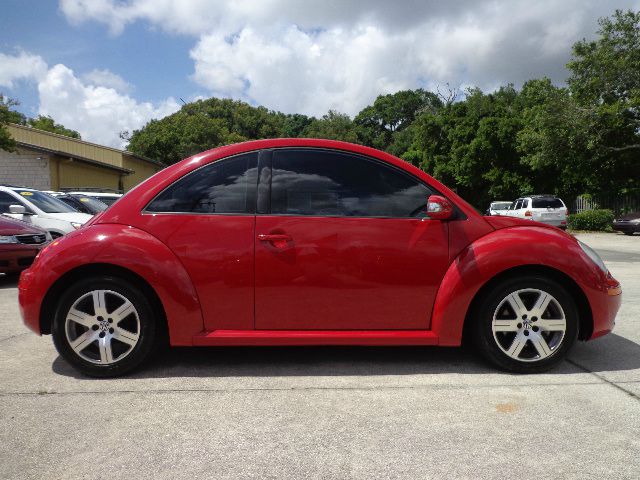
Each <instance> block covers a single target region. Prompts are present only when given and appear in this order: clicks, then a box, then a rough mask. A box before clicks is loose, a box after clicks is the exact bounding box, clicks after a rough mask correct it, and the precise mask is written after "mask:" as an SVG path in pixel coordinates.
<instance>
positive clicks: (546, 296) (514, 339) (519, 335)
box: [491, 288, 567, 362]
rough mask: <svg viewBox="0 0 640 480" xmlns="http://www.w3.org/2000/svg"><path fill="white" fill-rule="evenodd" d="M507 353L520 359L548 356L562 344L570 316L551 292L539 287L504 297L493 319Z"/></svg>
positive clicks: (495, 334)
mask: <svg viewBox="0 0 640 480" xmlns="http://www.w3.org/2000/svg"><path fill="white" fill-rule="evenodd" d="M491 329H492V331H493V338H494V340H495V342H496V344H497V345H498V347H499V348H500V350H502V352H503V353H505V354H506V355H507V356H509V357H511V358H512V359H514V360H517V361H520V362H537V361H540V360H544V359H546V358H548V357H550V356H551V355H553V354H554V353H555V352H556V351H558V349H559V347H560V345H561V344H562V342H563V340H564V338H565V333H566V330H567V320H566V316H565V312H564V310H563V309H562V306H561V305H560V303H559V302H558V300H556V298H554V297H553V296H552V295H551V294H550V293H548V292H545V291H543V290H540V289H536V288H527V289H522V290H516V291H514V292H512V293H510V294H509V295H507V296H506V297H504V298H503V299H502V301H500V303H498V307H497V308H496V309H495V312H494V314H493V320H492V323H491Z"/></svg>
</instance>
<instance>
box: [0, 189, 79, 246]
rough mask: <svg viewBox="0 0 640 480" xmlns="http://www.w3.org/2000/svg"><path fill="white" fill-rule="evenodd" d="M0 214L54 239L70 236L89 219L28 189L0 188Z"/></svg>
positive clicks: (49, 197) (67, 206)
mask: <svg viewBox="0 0 640 480" xmlns="http://www.w3.org/2000/svg"><path fill="white" fill-rule="evenodd" d="M0 213H2V214H4V215H7V216H9V217H12V218H17V219H18V220H22V221H23V222H27V223H31V224H32V225H35V226H36V227H40V228H42V229H43V230H46V231H48V232H49V233H50V234H51V236H52V237H53V238H57V237H61V236H62V235H64V234H65V233H69V232H73V231H74V230H75V229H78V228H80V227H81V226H82V225H83V224H84V223H85V222H87V221H88V220H89V219H90V218H91V215H87V214H86V213H80V212H78V211H77V210H76V209H75V208H72V207H70V206H69V205H67V204H66V203H64V202H63V201H61V200H58V199H57V198H55V197H52V196H51V195H49V194H47V193H44V192H41V191H40V190H33V189H31V188H22V187H8V186H0Z"/></svg>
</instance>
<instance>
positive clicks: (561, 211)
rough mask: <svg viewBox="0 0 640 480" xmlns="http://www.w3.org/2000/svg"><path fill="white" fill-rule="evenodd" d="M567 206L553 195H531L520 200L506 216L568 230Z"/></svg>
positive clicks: (514, 203) (513, 204)
mask: <svg viewBox="0 0 640 480" xmlns="http://www.w3.org/2000/svg"><path fill="white" fill-rule="evenodd" d="M568 213H569V211H568V210H567V206H566V205H565V204H564V202H563V201H562V200H560V199H559V198H558V197H554V196H553V195H531V196H530V197H522V198H518V199H517V200H516V201H514V202H513V203H512V204H511V206H510V207H509V210H507V211H506V213H505V214H504V215H508V216H510V217H519V218H524V219H527V220H535V221H536V222H542V223H546V224H549V225H553V226H554V227H558V228H562V229H563V230H564V229H566V228H567V214H568Z"/></svg>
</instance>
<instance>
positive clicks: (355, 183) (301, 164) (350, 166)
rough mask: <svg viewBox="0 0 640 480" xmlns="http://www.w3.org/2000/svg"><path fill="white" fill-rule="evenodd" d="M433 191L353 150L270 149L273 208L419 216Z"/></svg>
mask: <svg viewBox="0 0 640 480" xmlns="http://www.w3.org/2000/svg"><path fill="white" fill-rule="evenodd" d="M431 193H432V192H431V190H430V189H429V188H428V187H426V186H425V185H423V184H422V183H420V182H418V181H417V180H415V179H414V178H412V177H411V176H410V175H408V174H405V173H402V172H401V171H399V170H396V169H395V168H393V167H390V166H386V165H384V164H382V163H379V162H376V161H373V160H369V159H366V158H364V157H360V156H357V155H352V154H348V153H343V152H333V151H328V150H310V149H287V150H277V151H275V152H274V155H273V170H272V179H271V213H273V214H288V215H319V216H346V217H419V216H426V215H425V211H426V204H427V198H428V197H429V195H430V194H431Z"/></svg>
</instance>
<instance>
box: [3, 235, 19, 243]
mask: <svg viewBox="0 0 640 480" xmlns="http://www.w3.org/2000/svg"><path fill="white" fill-rule="evenodd" d="M0 243H18V239H17V238H16V237H14V236H13V235H0Z"/></svg>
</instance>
